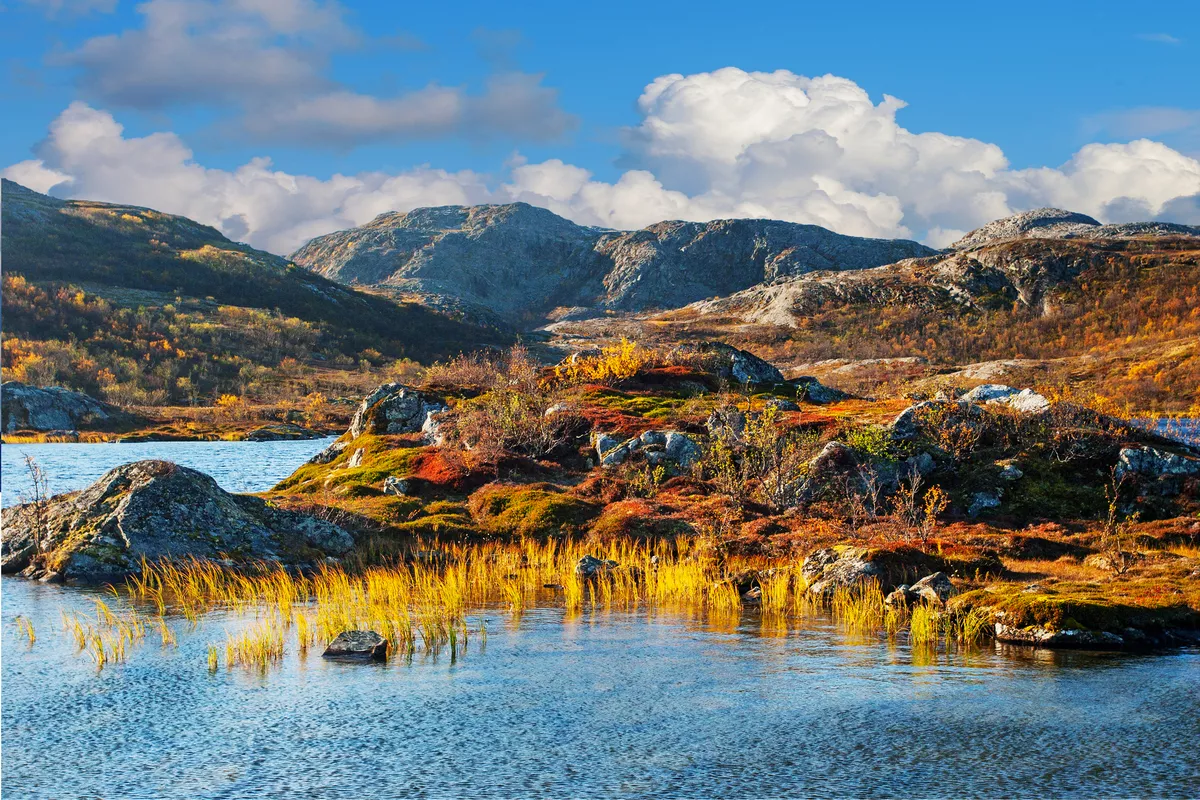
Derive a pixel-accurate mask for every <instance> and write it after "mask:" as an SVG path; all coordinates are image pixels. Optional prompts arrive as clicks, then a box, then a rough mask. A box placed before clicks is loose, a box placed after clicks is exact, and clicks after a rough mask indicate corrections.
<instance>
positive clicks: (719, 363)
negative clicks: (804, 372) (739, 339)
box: [680, 342, 784, 386]
mask: <svg viewBox="0 0 1200 800" xmlns="http://www.w3.org/2000/svg"><path fill="white" fill-rule="evenodd" d="M680 350H681V351H684V352H689V351H691V352H696V353H699V354H701V355H703V356H705V357H706V358H707V360H708V361H709V363H710V367H711V369H713V370H714V371H715V372H716V375H717V377H719V378H723V379H724V380H728V381H734V382H736V383H741V384H745V385H748V386H773V385H775V384H778V383H783V382H784V380H783V373H782V372H780V371H779V370H778V369H777V368H776V367H775V366H774V365H773V364H771V363H770V362H768V361H764V360H763V359H761V358H759V357H758V356H756V355H754V354H753V353H748V352H746V351H745V350H739V349H738V348H736V347H734V346H732V345H728V344H725V343H724V342H700V343H699V344H694V345H684V346H682V347H681V348H680Z"/></svg>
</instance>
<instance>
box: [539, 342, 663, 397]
mask: <svg viewBox="0 0 1200 800" xmlns="http://www.w3.org/2000/svg"><path fill="white" fill-rule="evenodd" d="M660 360H661V356H660V355H659V354H658V353H657V352H656V351H654V350H650V349H648V348H646V347H643V346H642V345H640V344H638V343H636V342H631V341H629V340H628V339H626V338H625V337H623V336H622V337H621V341H620V342H617V343H615V344H610V345H606V346H604V347H602V348H601V349H600V352H599V353H597V354H595V355H582V354H577V355H575V356H573V357H572V358H570V359H569V360H568V361H566V362H564V363H563V364H560V365H558V366H557V367H555V368H554V377H555V379H556V380H557V381H558V382H559V383H560V384H562V385H566V386H576V385H579V384H583V383H600V384H609V385H611V384H613V383H617V382H619V381H622V380H627V379H629V378H632V377H633V376H635V375H637V374H638V372H639V371H641V370H642V369H645V368H647V367H649V366H652V365H654V364H657V363H659V361H660Z"/></svg>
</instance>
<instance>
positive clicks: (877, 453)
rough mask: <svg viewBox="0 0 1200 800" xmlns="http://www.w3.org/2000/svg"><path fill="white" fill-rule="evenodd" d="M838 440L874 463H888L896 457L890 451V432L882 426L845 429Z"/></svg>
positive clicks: (891, 450)
mask: <svg viewBox="0 0 1200 800" xmlns="http://www.w3.org/2000/svg"><path fill="white" fill-rule="evenodd" d="M838 438H839V439H841V441H842V442H843V443H844V444H846V446H848V447H852V448H854V449H855V450H857V451H858V452H860V453H863V454H864V455H867V456H869V457H870V458H871V459H872V460H875V461H889V460H892V459H894V458H895V456H896V454H895V453H894V452H893V449H892V435H891V432H890V431H889V430H888V428H887V427H886V426H884V425H863V426H861V427H851V428H846V429H845V430H843V431H842V433H841V434H839V436H838Z"/></svg>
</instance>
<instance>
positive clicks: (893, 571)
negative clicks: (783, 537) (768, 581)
mask: <svg viewBox="0 0 1200 800" xmlns="http://www.w3.org/2000/svg"><path fill="white" fill-rule="evenodd" d="M941 564H942V562H941V561H940V560H939V559H937V558H936V557H933V556H929V555H926V554H925V553H922V552H921V551H920V550H916V549H913V548H903V547H901V548H894V549H891V550H882V549H880V550H876V549H872V548H867V547H843V548H834V547H826V548H822V549H820V550H815V551H813V552H812V553H810V554H809V555H808V557H807V558H805V559H804V562H803V563H802V564H801V565H800V575H801V577H802V578H803V579H804V581H805V584H806V585H807V586H808V592H809V593H810V594H812V595H814V596H816V597H820V598H823V599H826V600H828V599H829V598H830V597H832V596H833V593H834V591H836V590H837V589H838V588H853V587H855V586H859V585H861V584H863V583H866V582H875V583H878V584H879V588H880V590H881V591H883V592H884V593H885V594H886V593H889V592H891V591H892V590H894V589H895V588H896V587H897V586H900V585H902V584H904V583H905V582H907V581H913V580H915V579H916V577H917V576H918V575H925V576H930V581H931V582H932V581H933V580H934V578H933V574H932V573H936V571H937V569H938V568H939V567H940V566H941ZM937 583H938V585H939V586H940V585H941V581H940V579H937ZM934 591H936V589H935V590H934Z"/></svg>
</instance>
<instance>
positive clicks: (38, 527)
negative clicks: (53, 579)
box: [20, 453, 50, 558]
mask: <svg viewBox="0 0 1200 800" xmlns="http://www.w3.org/2000/svg"><path fill="white" fill-rule="evenodd" d="M25 470H26V472H28V474H29V492H28V493H27V494H23V495H22V496H21V498H20V499H21V501H22V502H23V503H24V504H25V505H27V506H28V507H29V513H30V517H31V520H30V529H31V530H32V531H33V549H34V557H35V558H36V557H40V556H41V553H42V543H43V542H45V541H46V539H47V538H48V537H49V533H50V531H49V528H50V482H49V480H48V479H47V478H46V472H45V470H43V469H42V467H41V465H40V464H38V463H37V460H36V459H35V458H34V457H33V456H31V455H29V454H28V453H26V454H25Z"/></svg>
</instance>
